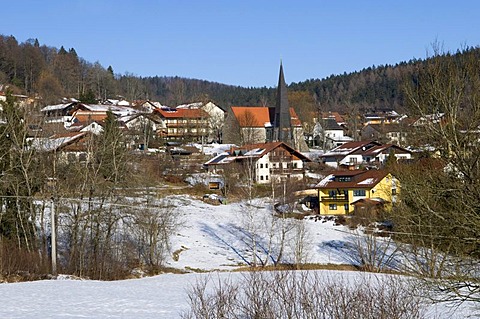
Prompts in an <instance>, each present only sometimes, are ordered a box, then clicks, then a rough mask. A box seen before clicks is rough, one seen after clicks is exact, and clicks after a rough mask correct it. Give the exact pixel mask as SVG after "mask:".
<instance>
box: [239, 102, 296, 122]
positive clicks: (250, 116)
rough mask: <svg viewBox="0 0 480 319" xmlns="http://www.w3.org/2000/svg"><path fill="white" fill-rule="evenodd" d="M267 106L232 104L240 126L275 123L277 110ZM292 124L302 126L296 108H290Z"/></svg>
mask: <svg viewBox="0 0 480 319" xmlns="http://www.w3.org/2000/svg"><path fill="white" fill-rule="evenodd" d="M273 111H274V110H273V108H270V107H266V106H232V112H233V114H234V115H235V118H236V119H237V120H238V123H239V125H240V127H265V123H270V124H273V118H271V116H274V114H275V112H273ZM290 118H291V123H292V126H297V127H298V126H302V123H301V121H300V119H299V118H298V116H297V113H296V112H295V110H294V109H293V108H292V107H291V108H290Z"/></svg>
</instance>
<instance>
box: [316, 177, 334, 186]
mask: <svg viewBox="0 0 480 319" xmlns="http://www.w3.org/2000/svg"><path fill="white" fill-rule="evenodd" d="M334 179H335V175H333V174H330V175H328V176H327V177H325V178H324V179H322V180H321V181H320V182H319V183H318V184H317V186H316V187H323V186H325V185H327V184H328V183H329V182H331V181H333V180H334Z"/></svg>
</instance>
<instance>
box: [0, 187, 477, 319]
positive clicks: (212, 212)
mask: <svg viewBox="0 0 480 319" xmlns="http://www.w3.org/2000/svg"><path fill="white" fill-rule="evenodd" d="M171 200H172V201H173V202H174V204H175V206H176V207H177V214H178V217H179V220H180V221H181V226H180V227H179V229H178V231H177V232H176V234H175V236H174V237H173V239H172V251H175V252H176V253H175V254H172V255H171V256H170V257H169V259H168V266H170V267H174V268H178V269H183V270H191V269H195V270H209V271H215V270H219V271H221V272H215V273H213V274H212V273H211V272H210V273H208V274H206V273H189V274H164V275H159V276H155V277H150V278H141V279H131V280H122V281H116V282H100V281H93V280H82V281H79V280H45V281H37V282H25V283H9V284H0V300H1V306H0V318H137V319H140V318H179V317H180V313H181V312H182V311H184V310H186V309H187V308H188V300H187V289H188V288H189V287H190V286H191V285H192V284H194V283H195V282H196V281H197V280H198V279H199V278H202V277H204V276H220V277H229V278H232V277H233V278H238V277H239V276H240V274H239V273H238V272H236V273H231V272H228V270H232V269H235V268H237V267H239V266H241V265H246V264H247V263H249V262H251V261H252V260H253V249H252V236H254V238H255V239H256V240H255V242H256V246H257V247H256V251H257V253H256V258H257V259H258V260H264V261H265V260H267V261H270V262H271V261H272V259H274V258H276V256H277V255H278V252H279V249H280V245H279V243H280V240H279V237H278V234H279V231H280V230H281V229H282V226H288V227H291V229H292V230H291V231H290V232H289V233H288V236H293V235H294V234H295V232H296V231H297V230H298V229H300V228H298V225H299V224H298V223H300V224H301V225H303V226H305V227H304V229H303V234H304V235H305V236H306V237H305V238H306V240H305V241H304V245H303V246H304V247H303V248H304V253H303V257H304V258H305V259H304V261H305V262H310V263H322V264H329V263H330V264H352V263H355V262H356V258H355V256H354V255H355V254H354V253H353V252H352V247H353V245H354V243H355V241H356V238H358V237H357V234H355V233H352V232H350V231H349V230H348V229H347V228H346V227H345V226H340V225H337V226H336V225H334V222H333V221H325V220H317V221H315V219H311V220H304V221H303V222H296V223H290V224H288V225H286V224H283V225H282V224H278V220H277V224H272V220H271V219H270V212H271V203H270V202H269V201H268V200H267V199H265V200H260V201H257V202H256V203H255V204H254V205H253V206H250V207H249V209H246V207H245V205H243V204H240V203H233V204H228V205H210V204H207V203H205V202H203V201H201V200H199V199H193V198H191V197H186V196H175V197H172V198H171ZM272 225H273V226H272ZM288 236H287V241H288V243H287V244H286V245H285V251H284V258H285V259H286V260H287V261H288V260H293V259H294V256H295V249H294V247H293V246H294V245H292V241H293V239H292V238H293V237H291V238H290V237H288ZM330 273H331V274H332V276H340V277H345V276H350V277H351V276H362V274H361V273H357V272H339V271H335V272H333V271H332V272H330ZM62 278H63V279H65V278H64V277H61V276H60V278H59V279H62ZM469 307H470V305H463V306H461V307H460V308H457V309H448V308H446V307H445V305H437V306H435V307H433V306H432V308H431V312H430V313H431V314H432V317H433V318H466V317H467V316H468V315H469V314H471V313H472V312H471V310H470V309H469Z"/></svg>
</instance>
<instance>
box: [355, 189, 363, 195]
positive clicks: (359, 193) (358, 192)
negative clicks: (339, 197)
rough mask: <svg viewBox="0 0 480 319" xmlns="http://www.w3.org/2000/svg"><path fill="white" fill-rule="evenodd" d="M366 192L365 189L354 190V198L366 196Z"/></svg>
mask: <svg viewBox="0 0 480 319" xmlns="http://www.w3.org/2000/svg"><path fill="white" fill-rule="evenodd" d="M365 194H366V193H365V190H364V189H354V190H353V196H365Z"/></svg>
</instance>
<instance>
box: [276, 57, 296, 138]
mask: <svg viewBox="0 0 480 319" xmlns="http://www.w3.org/2000/svg"><path fill="white" fill-rule="evenodd" d="M273 130H274V140H275V141H280V142H285V143H287V144H290V145H291V144H292V125H291V115H290V107H289V106H288V99H287V85H286V84H285V76H284V75H283V63H282V62H281V61H280V74H279V77H278V87H277V104H276V105H275V119H274V122H273Z"/></svg>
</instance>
